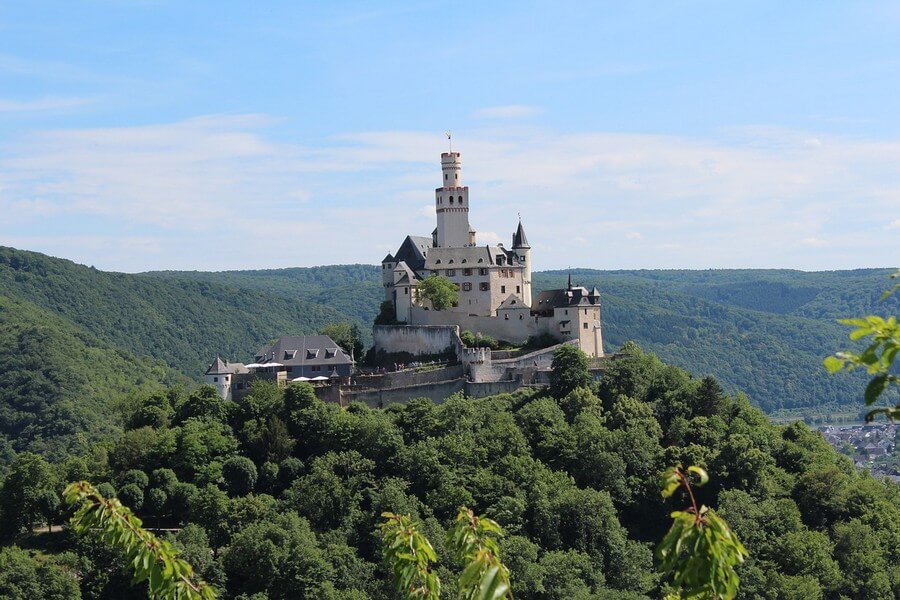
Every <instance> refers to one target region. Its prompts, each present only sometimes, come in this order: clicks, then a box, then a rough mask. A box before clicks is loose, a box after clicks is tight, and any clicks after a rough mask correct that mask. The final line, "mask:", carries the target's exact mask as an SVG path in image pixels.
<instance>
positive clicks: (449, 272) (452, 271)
mask: <svg viewBox="0 0 900 600" xmlns="http://www.w3.org/2000/svg"><path fill="white" fill-rule="evenodd" d="M450 262H453V261H450ZM447 277H456V269H448V270H447Z"/></svg>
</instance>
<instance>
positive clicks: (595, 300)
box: [531, 286, 600, 313]
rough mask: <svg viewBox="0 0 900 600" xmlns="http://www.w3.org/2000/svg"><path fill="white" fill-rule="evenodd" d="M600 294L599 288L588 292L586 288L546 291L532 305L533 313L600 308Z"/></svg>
mask: <svg viewBox="0 0 900 600" xmlns="http://www.w3.org/2000/svg"><path fill="white" fill-rule="evenodd" d="M599 304H600V292H599V291H598V290H597V288H594V289H592V290H591V291H588V289H587V288H586V287H581V286H570V287H569V288H568V289H564V290H545V291H543V292H541V293H540V294H538V295H537V298H535V299H534V301H533V302H532V303H531V310H532V312H547V313H549V312H552V311H553V309H555V308H569V307H573V306H574V307H578V306H598V305H599Z"/></svg>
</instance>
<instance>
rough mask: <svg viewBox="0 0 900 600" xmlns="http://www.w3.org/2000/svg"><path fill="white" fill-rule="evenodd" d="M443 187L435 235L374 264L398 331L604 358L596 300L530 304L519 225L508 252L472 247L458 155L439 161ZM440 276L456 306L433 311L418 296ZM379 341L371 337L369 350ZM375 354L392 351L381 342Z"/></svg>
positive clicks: (560, 297)
mask: <svg viewBox="0 0 900 600" xmlns="http://www.w3.org/2000/svg"><path fill="white" fill-rule="evenodd" d="M441 171H442V175H443V181H442V182H441V183H442V185H441V187H439V188H437V189H436V190H435V193H434V206H435V212H436V214H437V227H436V228H435V229H434V231H433V232H432V233H431V236H430V237H423V236H412V235H408V236H407V237H406V239H404V240H403V243H402V244H401V245H400V248H399V249H398V250H397V252H396V253H395V254H388V255H387V256H385V257H384V260H382V262H381V269H382V282H383V284H384V293H385V300H387V301H390V302H391V303H392V305H393V310H394V317H395V318H396V320H397V322H398V323H403V324H406V325H408V326H412V327H415V326H457V327H459V328H460V329H461V330H470V331H472V332H473V333H481V334H483V335H489V336H491V337H494V338H496V339H498V340H504V341H507V342H510V343H514V344H519V343H524V342H526V341H527V340H528V339H529V338H533V337H537V336H541V335H549V336H551V337H553V338H555V339H556V340H558V341H560V342H567V341H577V344H578V346H579V348H581V350H583V351H584V352H585V353H586V354H587V355H588V356H590V357H595V358H599V357H602V356H603V354H604V353H603V335H602V331H601V326H600V292H599V291H597V289H596V288H594V289H592V290H588V289H586V288H584V287H579V286H573V285H572V281H571V277H570V278H569V285H568V287H567V288H566V289H558V290H547V291H544V292H542V293H540V294H538V296H537V297H536V298H532V283H531V268H532V262H531V246H530V245H529V244H528V238H527V237H526V235H525V228H524V227H523V225H522V221H521V218H520V219H519V223H518V227H517V228H516V231H515V232H514V233H513V236H512V246H511V247H510V248H509V249H507V248H505V247H504V246H503V244H497V245H493V246H492V245H490V244H487V245H484V246H479V245H478V244H477V241H476V231H475V229H474V228H473V227H472V226H471V225H470V224H469V188H468V186H465V185H463V182H462V161H461V160H460V153H459V152H452V151H451V152H444V153H442V154H441ZM432 275H439V276H443V277H446V278H447V279H449V280H450V281H452V282H453V283H455V284H456V286H457V288H458V290H459V300H458V302H457V303H456V304H454V306H453V307H451V308H449V309H446V310H435V309H434V307H433V306H432V304H431V302H430V301H429V300H427V299H425V298H423V297H421V296H420V295H418V294H417V285H418V283H419V282H421V281H423V280H424V279H425V278H427V277H429V276H432ZM378 342H379V339H378V336H376V344H378ZM381 342H382V343H381V346H382V347H381V349H383V350H386V351H388V352H391V351H397V350H398V349H399V348H396V347H385V346H389V345H390V344H389V343H387V342H384V340H382V341H381Z"/></svg>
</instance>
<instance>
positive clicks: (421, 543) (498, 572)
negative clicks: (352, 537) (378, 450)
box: [381, 507, 513, 600]
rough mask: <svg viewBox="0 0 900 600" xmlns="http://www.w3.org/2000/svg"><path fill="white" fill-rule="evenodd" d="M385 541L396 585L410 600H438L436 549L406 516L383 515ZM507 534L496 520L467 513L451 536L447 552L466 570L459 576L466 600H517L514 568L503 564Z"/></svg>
mask: <svg viewBox="0 0 900 600" xmlns="http://www.w3.org/2000/svg"><path fill="white" fill-rule="evenodd" d="M381 516H382V517H384V519H385V521H384V523H382V524H381V538H382V541H383V546H382V549H383V552H384V556H385V559H386V560H387V562H388V564H390V566H391V569H392V571H393V573H394V583H395V585H396V586H397V589H398V591H399V592H400V593H401V594H402V597H403V598H404V600H418V599H422V598H424V599H426V600H438V598H440V593H441V582H440V579H438V576H437V574H435V572H434V571H433V570H432V568H431V565H432V564H433V563H434V562H435V561H436V560H437V556H436V554H435V552H434V548H433V547H432V546H431V543H430V542H429V541H428V539H427V538H426V537H425V536H424V535H422V534H421V533H420V532H419V531H418V528H417V525H416V524H415V523H414V522H413V521H412V519H411V518H410V517H408V516H406V515H395V514H394V513H382V515H381ZM502 535H503V530H502V529H501V528H500V525H498V524H497V523H496V522H495V521H492V520H491V519H487V518H485V517H483V516H482V517H476V516H475V513H473V512H472V511H471V510H469V509H468V508H465V507H463V508H461V509H460V510H459V513H458V514H457V516H456V522H455V523H454V525H453V527H452V528H451V529H450V531H448V532H447V548H448V549H449V550H450V553H451V555H452V556H453V558H454V559H455V560H457V561H458V562H460V563H461V564H462V565H463V570H462V573H461V574H460V576H459V582H458V589H459V598H460V600H512V597H513V595H512V590H511V588H510V584H509V569H507V568H506V566H505V565H504V564H503V563H502V562H501V560H500V546H499V544H498V543H497V540H498V538H500V536H502Z"/></svg>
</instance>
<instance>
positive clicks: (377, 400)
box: [323, 378, 466, 408]
mask: <svg viewBox="0 0 900 600" xmlns="http://www.w3.org/2000/svg"><path fill="white" fill-rule="evenodd" d="M465 383H466V382H465V379H462V378H460V379H452V380H450V381H439V382H433V383H424V384H420V385H410V386H405V387H397V388H391V389H383V390H371V389H361V388H360V389H354V388H353V387H351V388H350V389H345V390H343V392H342V394H341V401H342V403H343V404H344V405H346V404H348V403H350V402H363V403H365V404H367V405H369V406H371V407H372V408H384V407H385V406H387V405H389V404H392V403H395V402H398V403H400V404H405V403H407V402H409V401H410V400H412V399H413V398H428V399H430V400H432V401H433V402H443V401H444V400H446V399H447V398H448V397H450V396H452V395H453V394H455V393H457V392H462V391H464V390H465ZM323 399H324V398H323Z"/></svg>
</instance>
